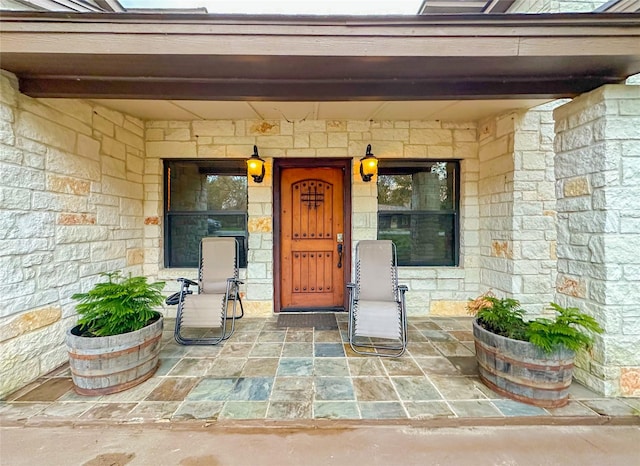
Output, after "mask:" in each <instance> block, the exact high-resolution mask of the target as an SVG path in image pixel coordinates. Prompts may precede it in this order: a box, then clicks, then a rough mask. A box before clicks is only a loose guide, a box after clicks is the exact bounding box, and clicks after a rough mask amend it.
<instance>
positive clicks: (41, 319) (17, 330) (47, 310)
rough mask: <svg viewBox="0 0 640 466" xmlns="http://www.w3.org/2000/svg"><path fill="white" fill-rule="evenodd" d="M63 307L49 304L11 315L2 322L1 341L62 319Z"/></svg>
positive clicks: (0, 324) (0, 325) (0, 326)
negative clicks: (14, 315)
mask: <svg viewBox="0 0 640 466" xmlns="http://www.w3.org/2000/svg"><path fill="white" fill-rule="evenodd" d="M61 316H62V309H61V308H60V307H59V306H47V307H42V308H39V309H33V310H31V311H27V312H24V313H22V314H19V315H18V316H16V317H10V318H9V319H5V320H3V321H2V323H0V342H4V341H6V340H10V339H12V338H16V337H18V336H20V335H24V334H26V333H29V332H33V331H34V330H37V329H39V328H42V327H46V326H48V325H51V324H53V323H54V322H57V321H58V320H60V317H61Z"/></svg>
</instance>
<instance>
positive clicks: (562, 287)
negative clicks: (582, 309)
mask: <svg viewBox="0 0 640 466" xmlns="http://www.w3.org/2000/svg"><path fill="white" fill-rule="evenodd" d="M556 289H557V290H558V293H562V294H566V295H569V296H573V297H576V298H584V297H585V296H586V294H587V285H586V283H585V282H584V280H580V279H575V278H571V277H567V276H564V275H558V283H557V286H556Z"/></svg>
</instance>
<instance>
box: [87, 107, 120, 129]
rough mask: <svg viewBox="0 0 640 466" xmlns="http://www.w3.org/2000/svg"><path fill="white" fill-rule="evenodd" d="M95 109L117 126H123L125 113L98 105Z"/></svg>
mask: <svg viewBox="0 0 640 466" xmlns="http://www.w3.org/2000/svg"><path fill="white" fill-rule="evenodd" d="M93 111H94V112H95V114H96V115H99V116H101V117H103V118H106V119H107V120H109V121H110V122H112V123H114V124H115V125H117V126H122V125H123V124H124V115H123V114H122V113H120V112H118V111H117V110H111V109H110V108H106V107H102V106H100V105H97V106H96V107H94V109H93Z"/></svg>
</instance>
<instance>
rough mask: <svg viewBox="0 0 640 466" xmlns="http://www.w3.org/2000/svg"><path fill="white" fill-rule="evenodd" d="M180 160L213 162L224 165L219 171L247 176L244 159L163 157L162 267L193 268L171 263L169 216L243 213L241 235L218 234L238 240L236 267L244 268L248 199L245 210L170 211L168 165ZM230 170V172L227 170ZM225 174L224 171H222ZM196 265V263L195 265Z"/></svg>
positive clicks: (246, 249)
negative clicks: (243, 229) (238, 253)
mask: <svg viewBox="0 0 640 466" xmlns="http://www.w3.org/2000/svg"><path fill="white" fill-rule="evenodd" d="M175 162H180V163H193V164H194V165H204V164H211V166H214V165H215V164H220V165H222V166H224V167H225V168H224V169H221V171H227V172H228V173H227V174H232V173H233V172H235V174H234V176H244V177H247V171H246V161H245V160H244V159H204V158H203V159H191V158H189V159H181V158H170V159H163V161H162V176H163V182H162V184H163V196H164V198H163V220H164V224H163V227H164V229H163V231H164V267H165V268H168V269H178V268H193V267H194V266H192V265H173V264H171V245H172V238H171V232H170V229H171V219H170V217H179V216H194V215H199V216H203V217H205V216H212V215H215V216H217V217H224V216H226V215H228V216H231V215H234V216H237V215H244V224H245V232H244V236H243V237H239V236H237V235H225V234H220V235H218V236H220V237H235V238H236V239H237V240H238V241H240V244H239V248H240V257H238V268H246V267H247V261H248V258H247V256H248V254H249V245H248V241H249V231H248V223H249V212H248V199H247V210H245V211H236V210H198V211H184V210H177V211H170V209H169V207H170V206H169V202H170V196H169V165H170V164H171V163H175ZM229 170H231V172H229ZM222 174H225V173H222ZM247 195H248V183H247ZM195 267H197V265H196V266H195Z"/></svg>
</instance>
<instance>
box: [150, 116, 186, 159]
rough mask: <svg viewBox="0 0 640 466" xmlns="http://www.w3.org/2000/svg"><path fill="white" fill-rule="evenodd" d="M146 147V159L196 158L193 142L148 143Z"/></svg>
mask: <svg viewBox="0 0 640 466" xmlns="http://www.w3.org/2000/svg"><path fill="white" fill-rule="evenodd" d="M194 123H195V122H194ZM146 146H147V157H159V158H165V157H167V158H180V157H196V156H197V152H196V143H195V142H179V141H148V142H147V143H146Z"/></svg>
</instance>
